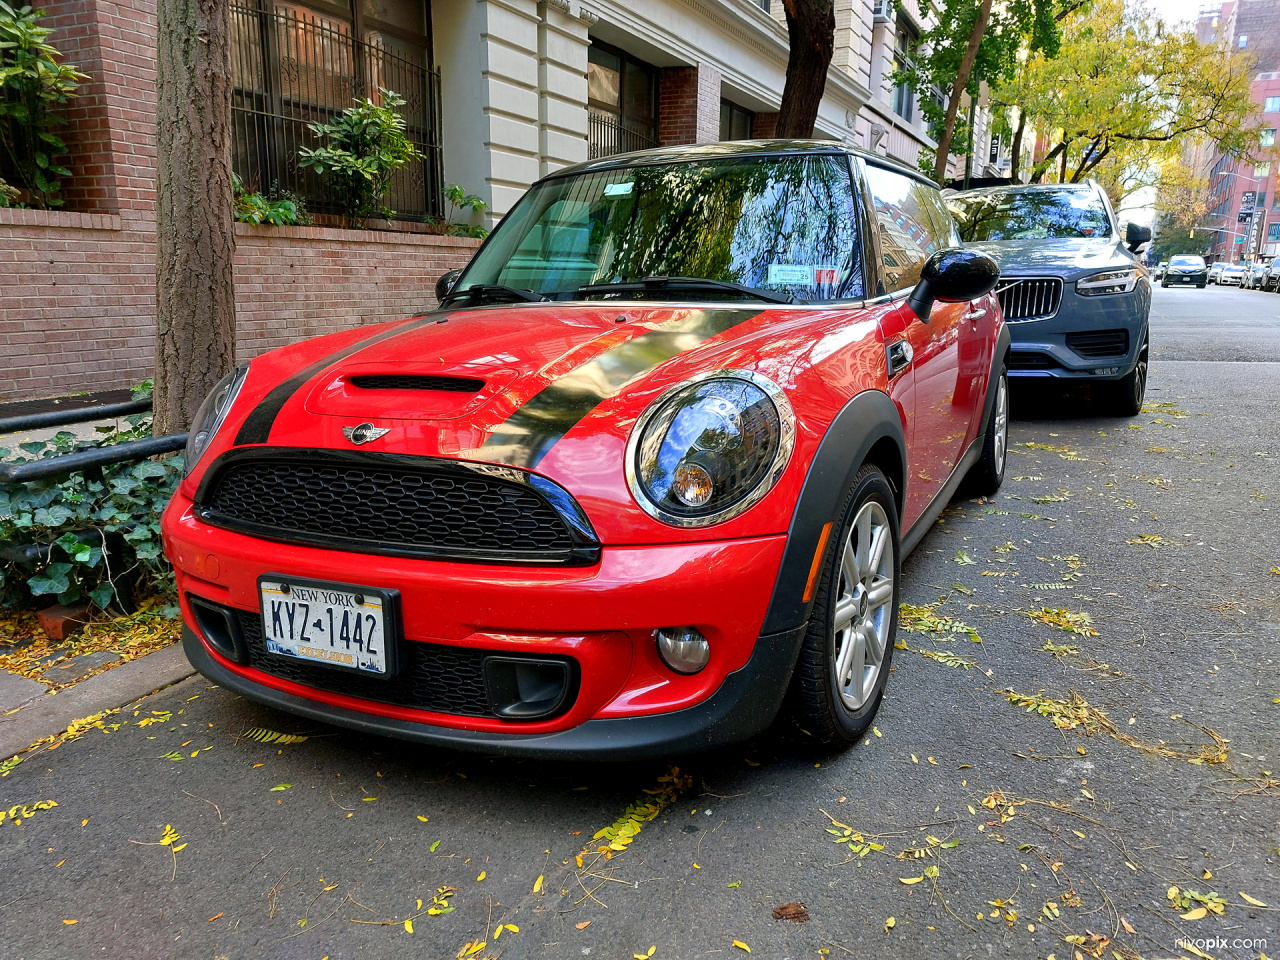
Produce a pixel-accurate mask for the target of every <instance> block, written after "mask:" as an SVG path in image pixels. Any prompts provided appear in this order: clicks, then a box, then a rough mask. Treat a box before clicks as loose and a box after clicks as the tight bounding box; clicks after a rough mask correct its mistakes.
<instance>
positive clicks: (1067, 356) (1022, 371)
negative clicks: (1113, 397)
mask: <svg viewBox="0 0 1280 960" xmlns="http://www.w3.org/2000/svg"><path fill="white" fill-rule="evenodd" d="M1010 279H1016V278H1015V277H1010ZM1150 313H1151V286H1150V284H1149V283H1147V282H1146V281H1142V280H1140V281H1139V282H1138V285H1137V286H1136V287H1135V288H1134V289H1133V291H1132V292H1130V293H1122V294H1115V295H1113V296H1105V297H1082V296H1080V295H1079V294H1077V293H1076V291H1075V284H1074V283H1073V282H1071V281H1067V282H1065V283H1064V284H1063V292H1062V302H1061V304H1060V305H1059V307H1058V311H1057V313H1055V314H1054V315H1053V316H1052V317H1049V318H1047V319H1044V320H1024V321H1015V322H1010V323H1008V324H1007V327H1008V329H1009V334H1010V336H1011V338H1012V344H1011V347H1010V358H1009V376H1010V377H1017V378H1058V379H1081V380H1104V381H1108V380H1119V379H1121V378H1123V377H1125V376H1127V375H1128V374H1129V373H1130V372H1131V371H1132V370H1133V368H1134V367H1135V366H1137V364H1138V358H1139V357H1140V356H1141V355H1142V351H1143V349H1144V348H1145V346H1146V343H1147V321H1148V317H1149V315H1150ZM1120 331H1123V333H1124V336H1123V339H1124V340H1125V341H1126V342H1125V349H1124V350H1123V352H1115V353H1107V354H1105V355H1102V356H1091V355H1088V353H1087V352H1081V351H1087V348H1085V347H1083V346H1080V345H1079V343H1078V341H1077V340H1076V338H1077V337H1079V336H1082V335H1083V336H1084V337H1086V338H1087V337H1089V336H1094V335H1100V334H1104V333H1111V334H1113V335H1118V333H1119V332H1120ZM1073 342H1075V343H1076V344H1077V345H1076V346H1075V347H1073V346H1072V343H1073Z"/></svg>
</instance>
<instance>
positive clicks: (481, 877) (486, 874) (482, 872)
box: [476, 870, 489, 883]
mask: <svg viewBox="0 0 1280 960" xmlns="http://www.w3.org/2000/svg"><path fill="white" fill-rule="evenodd" d="M488 873H489V871H487V870H481V871H480V876H478V877H476V883H479V882H480V881H481V880H483V879H484V878H485V877H486V876H488Z"/></svg>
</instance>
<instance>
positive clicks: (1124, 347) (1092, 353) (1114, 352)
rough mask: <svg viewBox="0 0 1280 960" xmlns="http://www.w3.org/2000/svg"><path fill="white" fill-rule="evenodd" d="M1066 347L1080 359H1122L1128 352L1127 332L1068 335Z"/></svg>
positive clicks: (1094, 332)
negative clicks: (1080, 357) (1078, 355)
mask: <svg viewBox="0 0 1280 960" xmlns="http://www.w3.org/2000/svg"><path fill="white" fill-rule="evenodd" d="M1067 346H1068V347H1070V348H1071V349H1072V350H1074V351H1075V352H1076V353H1078V354H1080V356H1082V357H1122V356H1124V355H1125V354H1126V353H1128V352H1129V331H1128V330H1091V331H1089V332H1088V333H1068V334H1067Z"/></svg>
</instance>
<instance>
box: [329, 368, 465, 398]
mask: <svg viewBox="0 0 1280 960" xmlns="http://www.w3.org/2000/svg"><path fill="white" fill-rule="evenodd" d="M350 382H351V385H352V386H353V387H355V388H356V389H357V390H440V391H443V392H445V393H469V394H476V393H479V392H480V391H481V390H483V389H484V381H483V380H477V379H476V378H474V377H440V376H430V375H427V374H412V373H366V374H358V375H356V376H353V377H352V378H351V380H350Z"/></svg>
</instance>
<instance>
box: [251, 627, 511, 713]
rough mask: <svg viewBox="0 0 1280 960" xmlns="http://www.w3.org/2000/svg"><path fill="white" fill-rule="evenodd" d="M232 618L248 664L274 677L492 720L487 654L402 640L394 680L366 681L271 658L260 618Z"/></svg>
mask: <svg viewBox="0 0 1280 960" xmlns="http://www.w3.org/2000/svg"><path fill="white" fill-rule="evenodd" d="M236 616H237V618H238V619H239V621H240V630H241V631H242V632H243V633H244V639H245V643H246V645H247V646H248V647H249V665H250V666H251V667H253V669H255V670H260V671H262V672H263V673H267V674H270V675H271V676H273V677H279V678H280V679H281V680H289V681H292V682H293V683H298V684H302V685H303V686H305V687H314V688H316V689H318V690H329V691H331V692H333V693H341V694H343V695H345V696H349V697H358V698H359V699H361V700H375V701H377V702H379V703H391V704H395V705H397V706H401V707H411V708H413V709H415V710H430V711H432V712H433V713H454V714H460V715H461V716H464V717H492V716H494V713H493V711H492V710H491V709H490V708H489V699H488V697H486V696H485V687H484V658H485V657H486V656H488V655H489V653H490V651H487V650H474V649H471V648H470V647H450V646H445V645H444V644H438V643H417V642H415V641H412V640H406V641H405V642H404V643H403V644H402V646H401V650H402V651H403V660H404V661H405V662H403V663H402V664H401V667H400V672H399V673H397V674H396V675H395V676H392V677H385V678H381V677H369V676H365V675H363V674H359V673H356V672H354V671H338V670H335V669H333V668H331V667H318V666H315V665H314V664H310V663H304V662H302V661H301V660H294V659H293V658H291V657H281V656H275V655H273V654H270V653H268V652H267V645H266V642H265V641H264V640H263V639H262V617H261V616H260V615H259V614H257V613H250V612H249V611H247V610H237V611H236Z"/></svg>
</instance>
